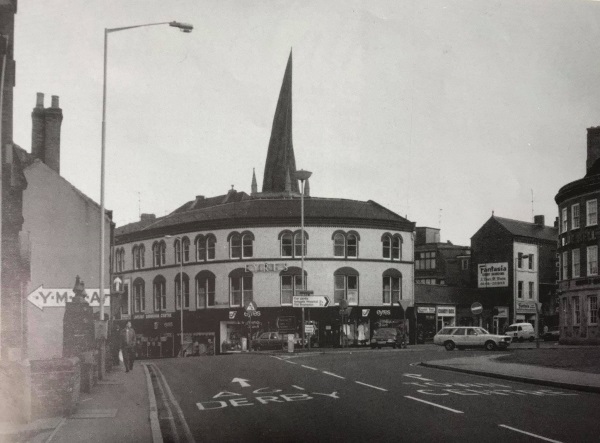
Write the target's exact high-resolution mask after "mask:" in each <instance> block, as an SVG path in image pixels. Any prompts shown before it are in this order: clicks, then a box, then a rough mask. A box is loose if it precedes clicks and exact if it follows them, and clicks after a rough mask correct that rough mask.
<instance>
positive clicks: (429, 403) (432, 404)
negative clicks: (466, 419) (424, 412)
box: [404, 395, 464, 414]
mask: <svg viewBox="0 0 600 443" xmlns="http://www.w3.org/2000/svg"><path fill="white" fill-rule="evenodd" d="M404 397H406V398H410V399H411V400H416V401H420V402H422V403H427V404H428V405H431V406H436V407H438V408H442V409H446V410H447V411H450V412H454V413H456V414H464V412H463V411H458V410H456V409H452V408H448V407H447V406H442V405H438V404H437V403H431V402H430V401H425V400H421V399H420V398H415V397H411V396H410V395H405V396H404Z"/></svg>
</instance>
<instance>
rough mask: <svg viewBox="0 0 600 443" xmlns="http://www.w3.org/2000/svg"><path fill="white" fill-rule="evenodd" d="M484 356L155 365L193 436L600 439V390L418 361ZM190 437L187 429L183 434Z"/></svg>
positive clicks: (254, 357) (312, 357) (427, 353)
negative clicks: (500, 376)
mask: <svg viewBox="0 0 600 443" xmlns="http://www.w3.org/2000/svg"><path fill="white" fill-rule="evenodd" d="M482 354H484V353H483V352H478V351H467V352H461V353H455V352H451V353H447V352H444V351H442V352H440V350H439V348H431V349H427V350H423V351H410V350H391V349H390V350H359V351H352V352H331V353H325V354H323V353H311V354H279V355H268V354H260V353H252V354H237V355H225V356H217V357H199V358H186V359H170V360H161V361H155V362H154V364H155V367H156V368H158V369H159V371H160V373H162V374H163V375H164V379H165V381H166V384H167V385H168V388H170V391H171V392H172V394H173V399H174V405H172V406H173V407H172V408H171V409H173V410H174V411H176V410H180V411H181V413H182V415H183V417H184V419H183V420H181V421H183V422H185V425H182V423H181V422H177V423H176V424H177V426H187V428H188V429H189V434H188V436H193V438H194V439H195V440H196V441H220V442H221V441H231V442H233V441H236V442H239V441H399V440H401V441H478V442H480V441H503V442H505V441H511V442H515V441H564V442H567V441H577V442H583V441H594V442H595V441H598V435H600V421H599V420H598V410H600V395H598V394H592V393H585V392H577V391H569V390H564V389H558V388H550V387H544V386H536V385H531V384H524V383H518V382H513V381H505V380H498V379H494V378H488V377H482V376H475V375H468V374H461V373H456V372H448V371H443V370H438V369H432V368H425V367H421V366H418V363H419V362H421V361H427V360H440V359H444V358H450V357H458V356H460V357H465V356H469V355H482ZM180 435H181V436H183V437H182V441H185V435H186V434H185V432H183V431H182V432H180Z"/></svg>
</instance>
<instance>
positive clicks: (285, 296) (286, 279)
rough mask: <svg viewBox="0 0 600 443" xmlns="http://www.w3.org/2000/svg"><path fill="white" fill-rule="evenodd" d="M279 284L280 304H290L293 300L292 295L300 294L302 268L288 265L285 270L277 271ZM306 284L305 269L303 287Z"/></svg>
mask: <svg viewBox="0 0 600 443" xmlns="http://www.w3.org/2000/svg"><path fill="white" fill-rule="evenodd" d="M279 280H280V285H281V304H282V305H291V304H292V303H293V301H294V295H301V294H300V293H299V291H302V290H303V289H302V269H301V268H298V267H295V266H290V267H289V268H287V270H285V271H281V272H280V273H279ZM307 286H308V283H307V277H306V271H304V289H306V287H307Z"/></svg>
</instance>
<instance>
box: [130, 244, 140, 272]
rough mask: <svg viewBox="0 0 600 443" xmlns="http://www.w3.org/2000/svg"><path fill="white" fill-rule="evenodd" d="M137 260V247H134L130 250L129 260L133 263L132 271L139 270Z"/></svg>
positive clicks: (138, 256)
mask: <svg viewBox="0 0 600 443" xmlns="http://www.w3.org/2000/svg"><path fill="white" fill-rule="evenodd" d="M139 259H140V255H139V254H138V245H134V247H133V248H131V260H132V262H133V269H140V263H139Z"/></svg>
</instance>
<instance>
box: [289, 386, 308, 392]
mask: <svg viewBox="0 0 600 443" xmlns="http://www.w3.org/2000/svg"><path fill="white" fill-rule="evenodd" d="M292 388H296V389H298V390H300V391H306V389H304V388H301V387H300V386H296V385H292Z"/></svg>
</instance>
